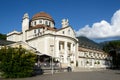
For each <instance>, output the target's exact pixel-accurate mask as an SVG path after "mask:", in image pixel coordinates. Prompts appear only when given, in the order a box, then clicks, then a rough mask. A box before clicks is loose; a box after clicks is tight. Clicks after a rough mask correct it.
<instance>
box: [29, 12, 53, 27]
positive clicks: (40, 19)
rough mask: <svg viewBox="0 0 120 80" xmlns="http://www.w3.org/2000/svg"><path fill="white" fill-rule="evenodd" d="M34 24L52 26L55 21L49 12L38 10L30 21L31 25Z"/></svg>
mask: <svg viewBox="0 0 120 80" xmlns="http://www.w3.org/2000/svg"><path fill="white" fill-rule="evenodd" d="M36 25H45V26H47V27H51V28H54V25H55V22H54V20H53V19H52V17H51V16H50V15H49V14H47V13H45V12H40V13H37V14H35V15H34V16H33V17H32V19H31V22H30V26H31V27H35V26H36Z"/></svg>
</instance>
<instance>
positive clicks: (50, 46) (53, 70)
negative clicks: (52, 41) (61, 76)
mask: <svg viewBox="0 0 120 80" xmlns="http://www.w3.org/2000/svg"><path fill="white" fill-rule="evenodd" d="M50 47H51V51H52V57H51V58H52V61H51V67H52V74H53V72H54V70H53V47H54V45H50Z"/></svg>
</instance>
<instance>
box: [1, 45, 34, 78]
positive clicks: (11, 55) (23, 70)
mask: <svg viewBox="0 0 120 80" xmlns="http://www.w3.org/2000/svg"><path fill="white" fill-rule="evenodd" d="M35 58H36V56H35V54H33V53H32V52H30V51H27V50H25V49H23V48H22V47H19V48H6V47H4V48H2V49H0V71H1V72H2V75H1V76H2V77H5V78H20V77H29V76H32V74H31V73H32V72H33V66H34V63H35Z"/></svg>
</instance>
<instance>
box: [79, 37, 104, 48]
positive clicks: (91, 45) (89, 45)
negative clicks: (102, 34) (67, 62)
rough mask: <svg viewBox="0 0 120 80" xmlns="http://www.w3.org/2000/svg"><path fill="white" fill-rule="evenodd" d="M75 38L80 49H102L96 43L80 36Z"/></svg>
mask: <svg viewBox="0 0 120 80" xmlns="http://www.w3.org/2000/svg"><path fill="white" fill-rule="evenodd" d="M77 38H78V40H79V46H81V47H85V48H90V49H97V50H101V49H102V47H101V46H100V45H99V44H98V43H96V42H94V41H92V40H90V39H88V38H86V37H83V36H80V37H77Z"/></svg>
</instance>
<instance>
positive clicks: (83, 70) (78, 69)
mask: <svg viewBox="0 0 120 80" xmlns="http://www.w3.org/2000/svg"><path fill="white" fill-rule="evenodd" d="M101 70H106V69H104V68H102V69H101V68H83V67H75V68H74V70H73V72H85V71H101Z"/></svg>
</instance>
